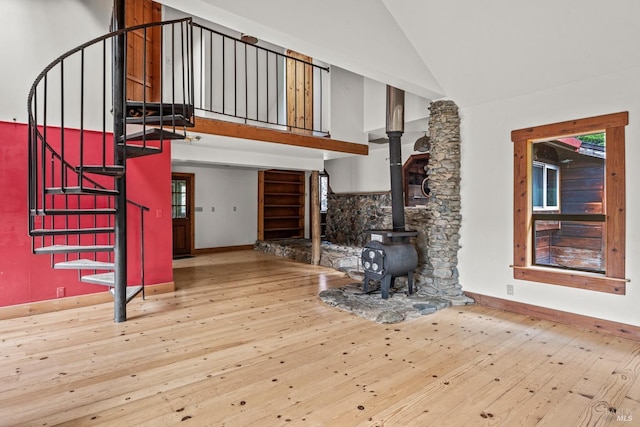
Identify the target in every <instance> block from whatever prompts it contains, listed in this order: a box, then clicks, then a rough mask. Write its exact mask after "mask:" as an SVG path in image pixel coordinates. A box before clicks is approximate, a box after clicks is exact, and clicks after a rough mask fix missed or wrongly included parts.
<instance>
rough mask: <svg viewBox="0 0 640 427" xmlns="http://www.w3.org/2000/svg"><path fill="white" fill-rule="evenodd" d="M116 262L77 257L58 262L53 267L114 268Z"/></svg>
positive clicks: (61, 268)
mask: <svg viewBox="0 0 640 427" xmlns="http://www.w3.org/2000/svg"><path fill="white" fill-rule="evenodd" d="M114 265H115V264H114V263H112V262H105V261H95V260H92V259H75V260H72V261H63V262H58V263H55V264H54V265H53V268H55V269H58V270H113V269H114Z"/></svg>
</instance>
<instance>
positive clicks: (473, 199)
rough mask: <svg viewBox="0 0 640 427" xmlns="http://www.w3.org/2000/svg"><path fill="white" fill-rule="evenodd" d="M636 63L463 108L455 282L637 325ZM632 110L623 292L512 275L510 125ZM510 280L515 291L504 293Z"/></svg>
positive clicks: (639, 172) (639, 177)
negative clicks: (457, 278) (621, 69)
mask: <svg viewBox="0 0 640 427" xmlns="http://www.w3.org/2000/svg"><path fill="white" fill-rule="evenodd" d="M639 73H640V69H632V70H627V71H624V72H619V73H615V74H610V75H608V76H604V77H599V78H594V79H589V80H584V81H581V82H577V83H572V84H568V85H565V86H561V87H558V88H554V89H549V90H545V91H540V92H536V93H532V94H529V95H526V96H521V97H517V98H512V99H507V100H503V101H499V102H494V103H490V104H484V105H479V106H475V107H469V108H466V109H464V110H462V111H461V118H462V230H461V236H462V240H461V245H462V249H461V251H460V254H459V255H460V256H459V260H460V265H459V269H460V281H461V284H462V286H463V288H464V289H465V290H468V291H472V292H477V293H480V294H485V295H491V296H495V297H499V298H505V299H512V300H515V301H520V302H524V303H527V304H533V305H538V306H543V307H549V308H553V309H558V310H563V311H568V312H572V313H578V314H583V315H587V316H593V317H597V318H602V319H608V320H612V321H618V322H623V323H628V324H633V325H640V311H639V310H638V301H639V300H640V289H638V286H637V283H636V282H637V281H638V274H639V273H640V271H639V268H640V263H639V260H640V225H639V223H638V221H637V218H639V217H640V187H639V186H638V185H637V184H636V183H637V182H640V168H638V167H636V166H635V162H636V160H637V159H639V158H640V144H638V143H637V142H638V138H640V124H639V123H638V120H637V118H638V117H639V116H640V83H639V82H638V79H637V76H638V75H639ZM620 111H629V123H630V124H629V126H627V127H626V165H627V167H626V183H627V189H626V191H627V193H626V198H627V236H626V243H627V246H626V271H627V274H626V276H627V278H629V279H631V283H629V284H628V285H627V295H625V296H618V295H612V294H606V293H602V292H593V291H585V290H580V289H573V288H568V287H562V286H555V285H547V284H541V283H532V282H526V281H520V280H514V279H513V273H512V270H511V268H510V267H509V266H510V265H511V264H512V262H513V147H512V142H511V141H510V133H511V131H512V130H515V129H521V128H525V127H529V126H536V125H543V124H548V123H555V122H560V121H565V120H571V119H577V118H585V117H590V116H596V115H600V114H607V113H615V112H620ZM508 284H512V285H514V289H515V294H514V295H513V296H509V295H507V294H506V288H507V285H508Z"/></svg>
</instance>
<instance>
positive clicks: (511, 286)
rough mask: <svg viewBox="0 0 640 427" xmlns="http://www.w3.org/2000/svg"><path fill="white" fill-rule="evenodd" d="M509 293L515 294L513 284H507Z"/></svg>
mask: <svg viewBox="0 0 640 427" xmlns="http://www.w3.org/2000/svg"><path fill="white" fill-rule="evenodd" d="M507 295H513V285H507Z"/></svg>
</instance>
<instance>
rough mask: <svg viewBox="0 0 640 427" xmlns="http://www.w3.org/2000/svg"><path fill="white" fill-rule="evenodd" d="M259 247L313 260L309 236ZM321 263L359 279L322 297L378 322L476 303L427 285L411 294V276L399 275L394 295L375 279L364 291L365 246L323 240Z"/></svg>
mask: <svg viewBox="0 0 640 427" xmlns="http://www.w3.org/2000/svg"><path fill="white" fill-rule="evenodd" d="M255 248H256V250H260V251H263V252H265V253H269V254H273V255H276V256H280V257H284V258H288V259H292V260H295V261H299V262H304V263H307V264H310V263H311V241H310V240H309V239H282V240H269V241H258V242H256V245H255ZM320 250H321V255H320V265H322V266H325V267H330V268H334V269H336V270H339V271H343V272H345V273H346V274H348V275H349V277H351V278H352V279H353V280H354V281H355V282H354V283H352V284H350V285H347V286H344V287H341V288H334V289H328V290H326V291H322V292H320V295H319V296H320V299H321V300H322V301H324V302H325V303H326V304H327V305H330V306H334V307H337V308H339V309H341V310H344V311H348V312H350V313H353V314H355V315H357V316H360V317H363V318H365V319H368V320H371V321H375V322H378V323H398V322H402V321H403V320H408V319H414V318H417V317H420V316H424V315H427V314H431V313H434V312H435V311H437V310H440V309H443V308H446V307H449V306H451V305H465V304H472V303H473V300H472V299H470V298H467V297H466V296H464V295H462V296H442V297H441V296H436V295H433V292H432V291H433V289H431V288H429V287H427V286H420V285H419V284H418V283H416V284H415V285H414V288H415V292H414V294H413V295H407V289H406V284H407V278H406V277H399V278H397V279H396V287H395V288H392V289H391V294H390V298H388V299H386V300H384V299H382V298H381V296H380V287H379V283H375V282H374V283H371V285H370V289H371V291H370V292H368V293H364V292H363V290H362V281H363V279H364V272H363V270H362V268H361V265H360V254H361V252H362V248H361V247H357V246H343V245H335V244H332V243H329V242H322V245H321V247H320Z"/></svg>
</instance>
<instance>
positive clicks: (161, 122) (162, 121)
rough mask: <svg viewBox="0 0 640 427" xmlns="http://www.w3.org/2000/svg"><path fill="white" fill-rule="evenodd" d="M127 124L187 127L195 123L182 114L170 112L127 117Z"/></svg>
mask: <svg viewBox="0 0 640 427" xmlns="http://www.w3.org/2000/svg"><path fill="white" fill-rule="evenodd" d="M126 122H127V124H130V125H147V126H171V127H188V128H192V127H194V126H195V125H194V124H193V123H191V122H190V121H189V119H188V118H187V117H185V116H184V115H182V114H172V115H166V116H162V117H160V116H147V117H127V119H126Z"/></svg>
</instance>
